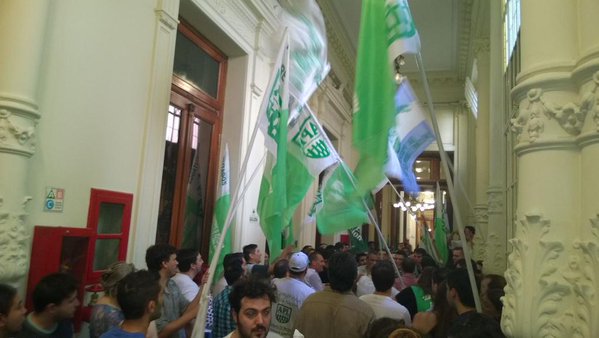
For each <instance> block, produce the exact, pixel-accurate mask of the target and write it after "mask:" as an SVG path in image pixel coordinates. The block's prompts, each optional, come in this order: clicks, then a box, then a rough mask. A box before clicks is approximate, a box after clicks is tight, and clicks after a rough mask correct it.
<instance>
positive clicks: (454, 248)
mask: <svg viewBox="0 0 599 338" xmlns="http://www.w3.org/2000/svg"><path fill="white" fill-rule="evenodd" d="M453 250H458V251H462V252H464V248H462V247H461V246H455V247H453V249H451V251H453Z"/></svg>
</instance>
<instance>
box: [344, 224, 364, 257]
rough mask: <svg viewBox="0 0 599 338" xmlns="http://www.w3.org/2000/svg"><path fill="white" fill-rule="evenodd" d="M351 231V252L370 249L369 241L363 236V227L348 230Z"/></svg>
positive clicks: (355, 252)
mask: <svg viewBox="0 0 599 338" xmlns="http://www.w3.org/2000/svg"><path fill="white" fill-rule="evenodd" d="M347 232H348V233H349V243H350V244H351V249H350V250H351V252H352V253H354V254H357V253H359V252H366V251H368V243H366V241H365V240H364V237H362V227H361V226H357V227H355V228H352V229H349V230H348V231H347Z"/></svg>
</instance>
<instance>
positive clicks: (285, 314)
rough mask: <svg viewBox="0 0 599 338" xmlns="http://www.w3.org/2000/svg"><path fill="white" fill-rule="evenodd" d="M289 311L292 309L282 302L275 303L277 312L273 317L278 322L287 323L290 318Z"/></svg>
mask: <svg viewBox="0 0 599 338" xmlns="http://www.w3.org/2000/svg"><path fill="white" fill-rule="evenodd" d="M291 311H292V309H291V308H290V307H288V306H285V305H283V304H277V312H276V313H275V317H276V318H277V321H278V322H279V323H283V324H284V323H288V322H289V320H290V319H291Z"/></svg>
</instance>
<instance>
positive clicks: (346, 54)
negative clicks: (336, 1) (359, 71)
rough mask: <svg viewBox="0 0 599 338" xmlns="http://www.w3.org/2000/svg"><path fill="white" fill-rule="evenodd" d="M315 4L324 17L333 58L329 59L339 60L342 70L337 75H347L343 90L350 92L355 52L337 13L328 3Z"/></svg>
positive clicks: (326, 0) (324, 0)
mask: <svg viewBox="0 0 599 338" xmlns="http://www.w3.org/2000/svg"><path fill="white" fill-rule="evenodd" d="M317 3H318V5H319V6H320V8H321V11H322V15H323V17H324V23H325V27H326V31H327V41H328V49H329V55H331V54H333V55H334V56H335V57H333V58H331V59H338V60H339V63H340V64H339V66H340V67H341V68H342V69H337V70H336V71H337V73H338V75H341V74H339V73H341V72H343V73H345V74H346V75H347V76H346V78H347V84H346V86H345V88H346V89H347V88H348V90H349V91H350V92H351V91H353V88H354V84H353V78H354V74H355V73H356V50H355V49H354V48H353V46H352V43H351V41H350V40H349V37H347V36H346V34H345V33H344V32H345V29H343V24H342V23H341V20H340V19H339V17H338V14H337V12H336V11H335V10H334V9H333V7H332V6H333V5H332V4H331V3H330V1H328V0H323V1H320V0H319V1H317ZM331 61H332V60H331ZM332 67H335V65H334V63H332ZM340 77H341V76H340Z"/></svg>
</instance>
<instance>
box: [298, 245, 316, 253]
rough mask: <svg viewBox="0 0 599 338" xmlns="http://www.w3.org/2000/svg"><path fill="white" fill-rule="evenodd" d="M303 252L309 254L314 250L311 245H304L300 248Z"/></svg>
mask: <svg viewBox="0 0 599 338" xmlns="http://www.w3.org/2000/svg"><path fill="white" fill-rule="evenodd" d="M301 251H302V252H303V253H305V254H306V255H310V254H311V253H312V252H314V251H315V250H314V248H313V247H312V246H311V245H309V244H308V245H304V247H303V248H302V250H301Z"/></svg>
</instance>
